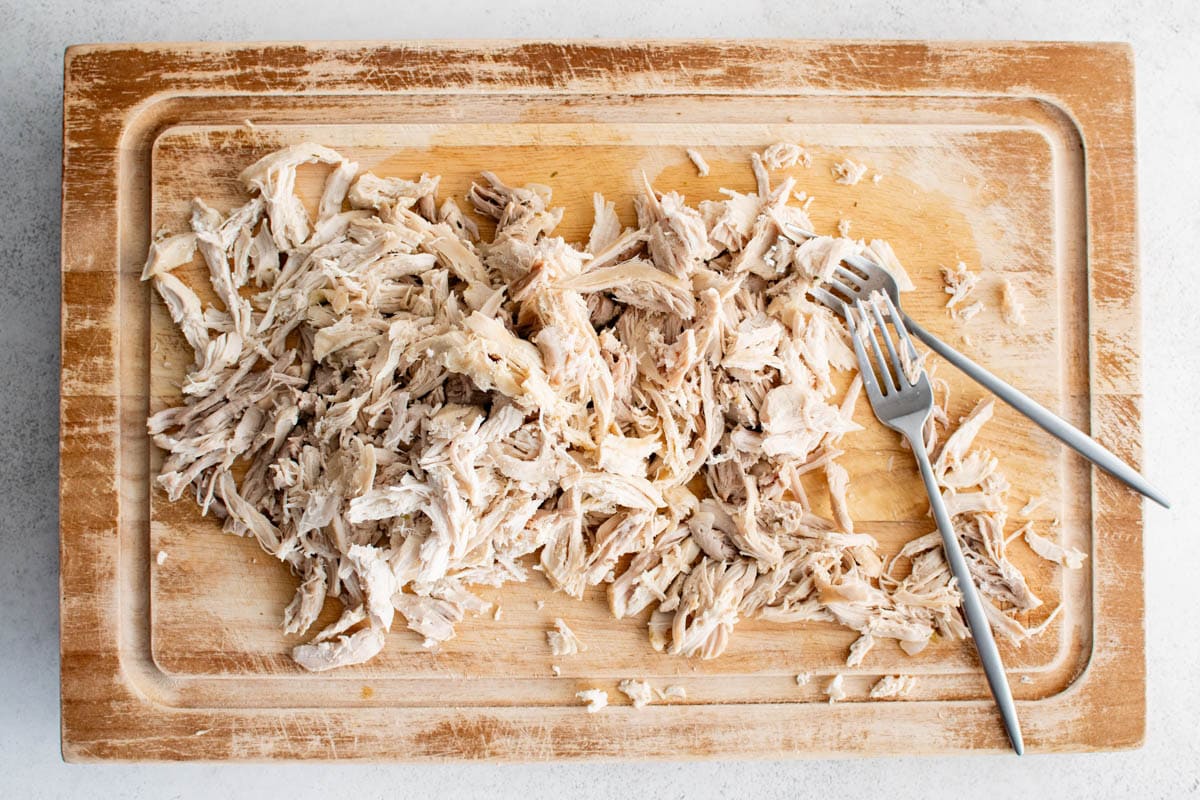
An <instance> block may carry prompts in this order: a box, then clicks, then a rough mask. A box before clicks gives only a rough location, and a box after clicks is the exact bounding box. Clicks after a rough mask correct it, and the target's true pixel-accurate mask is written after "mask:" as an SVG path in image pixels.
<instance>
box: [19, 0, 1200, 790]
mask: <svg viewBox="0 0 1200 800" xmlns="http://www.w3.org/2000/svg"><path fill="white" fill-rule="evenodd" d="M168 5H176V4H167V3H162V2H158V1H157V0H110V1H109V2H99V1H98V0H43V2H40V3H21V2H4V3H3V4H2V7H3V8H4V9H5V10H4V12H3V15H2V17H0V24H2V25H3V28H2V31H3V32H2V33H0V38H2V42H3V43H2V47H0V63H2V67H0V97H2V98H3V101H2V102H3V108H4V113H3V117H2V119H3V121H2V122H0V145H2V146H0V153H2V154H3V155H2V158H3V161H4V172H5V174H7V176H8V178H7V180H6V181H5V183H6V186H5V187H4V191H3V193H2V194H0V209H2V213H0V244H2V246H0V270H3V275H4V280H3V287H4V289H3V292H0V331H2V332H3V337H2V342H3V348H2V349H0V386H3V389H2V390H0V391H2V392H3V405H2V406H0V407H2V408H3V412H2V413H0V452H2V453H3V454H4V455H3V457H2V458H0V499H2V500H3V507H4V508H5V510H6V513H5V514H4V516H3V522H2V523H0V525H2V527H0V531H2V537H3V538H2V540H0V541H2V550H0V591H2V596H3V598H4V610H5V613H4V615H3V617H0V620H2V621H0V786H5V787H7V790H6V791H3V794H4V796H6V797H13V798H36V797H60V796H61V797H74V796H79V797H97V798H110V797H111V798H124V797H129V798H135V797H136V798H168V797H169V798H176V797H178V798H185V797H186V798H191V797H197V798H201V797H204V798H207V797H210V796H214V795H215V796H228V797H273V796H276V795H283V796H287V797H290V798H305V797H314V798H315V797H321V798H328V797H330V796H331V795H332V794H333V793H334V792H336V793H337V794H339V795H341V794H344V796H350V797H363V798H368V797H384V796H388V797H392V796H401V797H405V796H413V797H433V796H440V797H453V798H455V800H467V798H474V797H487V798H506V797H514V798H532V797H539V796H549V795H553V796H556V797H560V798H564V797H565V798H575V797H584V796H589V797H613V798H624V797H628V796H631V795H634V794H635V793H636V795H637V796H641V797H653V798H658V797H685V796H686V797H689V798H707V797H714V798H715V797H721V798H730V797H739V796H753V797H755V798H773V797H781V798H782V797H787V798H796V797H804V796H809V795H812V796H819V797H823V798H829V797H856V796H864V795H868V794H870V795H874V794H876V793H880V794H884V795H886V796H887V797H889V798H904V797H930V796H937V795H944V796H954V797H967V796H970V797H972V798H988V797H1003V798H1006V800H1007V799H1008V798H1012V797H1020V796H1025V795H1027V794H1029V793H1031V792H1033V791H1035V790H1036V791H1038V793H1039V794H1044V795H1045V796H1050V797H1058V796H1062V797H1090V798H1097V797H1130V796H1133V797H1180V796H1185V795H1190V796H1196V795H1198V794H1200V735H1197V722H1198V716H1200V679H1198V677H1197V671H1198V670H1200V644H1198V642H1200V637H1198V636H1197V635H1196V633H1195V630H1196V622H1195V620H1196V619H1197V611H1198V610H1200V609H1198V605H1200V601H1198V599H1197V598H1198V597H1200V593H1198V592H1197V591H1196V589H1195V585H1196V582H1197V578H1198V576H1200V543H1198V539H1200V530H1197V527H1198V526H1197V522H1196V520H1197V519H1200V491H1197V489H1196V488H1195V485H1194V482H1193V481H1192V480H1188V479H1187V478H1186V477H1185V475H1186V474H1187V473H1191V474H1195V473H1196V471H1197V466H1198V459H1197V455H1196V450H1197V447H1196V446H1197V443H1200V425H1198V424H1197V414H1196V408H1197V403H1196V401H1195V400H1192V399H1191V398H1192V397H1193V396H1196V395H1200V337H1198V336H1197V335H1196V333H1195V330H1200V305H1198V304H1197V303H1195V302H1194V301H1192V300H1190V299H1188V298H1187V297H1186V296H1185V295H1184V291H1183V290H1186V289H1192V287H1193V286H1194V282H1195V280H1196V276H1197V274H1198V268H1197V265H1196V263H1195V261H1196V258H1197V255H1198V254H1200V147H1198V146H1197V139H1198V138H1200V87H1198V83H1200V61H1197V58H1196V51H1197V49H1198V46H1200V4H1197V3H1195V2H1190V1H1187V0H1163V1H1162V2H1153V0H1132V1H1130V0H1125V1H1124V2H1117V1H1116V0H1106V1H1105V2H1082V3H1080V4H1075V3H1071V4H1065V3H1064V4H1061V5H1062V6H1063V7H1062V8H1060V9H1056V10H1053V11H1051V10H1047V8H1046V7H1047V6H1048V5H1049V3H1047V2H1044V1H1042V2H1039V1H1038V0H1026V1H1023V2H1013V1H1012V0H986V1H985V2H977V3H967V2H958V3H934V2H925V3H921V4H920V7H919V8H916V7H911V8H910V7H909V6H910V5H912V6H916V5H918V4H907V3H902V2H896V1H895V0H867V1H866V2H861V1H857V0H843V2H814V3H803V4H801V3H795V4H794V5H795V6H796V7H797V8H800V7H806V10H805V11H804V12H803V13H800V12H797V11H793V10H791V9H790V8H788V5H789V4H785V3H782V2H780V3H771V2H767V1H766V0H758V1H757V2H736V3H735V2H731V1H730V0H718V1H715V2H710V1H708V0H705V1H704V2H699V1H698V0H692V1H691V2H668V3H661V4H653V3H649V2H645V0H636V1H630V0H609V2H594V3H589V4H587V5H586V7H581V8H577V9H574V8H573V9H570V10H568V8H567V4H566V3H551V2H528V1H527V0H510V2H507V3H503V2H496V3H484V2H467V3H453V2H446V3H441V4H435V5H427V4H424V3H411V2H397V3H386V2H380V1H379V0H376V2H355V1H354V0H337V2H329V1H328V0H326V2H315V1H314V0H291V2H254V1H253V0H206V1H205V2H195V3H186V4H178V6H179V7H178V8H167V6H168ZM1076 5H1078V7H1077V8H1074V7H1072V8H1068V6H1076ZM452 6H456V7H457V9H456V13H451V12H450V11H448V10H447V11H442V10H441V9H449V8H450V7H452ZM426 7H428V8H437V9H439V12H438V13H432V12H424V11H420V10H418V9H419V8H426ZM610 8H611V9H612V10H605V9H610ZM251 9H254V10H253V11H251ZM459 20H465V21H459ZM593 36H602V37H718V36H719V37H742V36H746V37H790V38H814V39H818V38H910V39H925V38H938V39H1075V40H1105V41H1111V40H1121V41H1129V42H1132V43H1133V45H1134V48H1135V50H1136V53H1137V92H1138V117H1139V135H1138V148H1139V165H1138V171H1139V179H1140V192H1139V194H1140V207H1141V242H1142V264H1143V275H1144V279H1143V280H1144V290H1145V292H1144V307H1145V312H1146V313H1145V316H1146V322H1145V347H1146V352H1145V395H1146V402H1145V430H1146V447H1147V457H1146V462H1147V474H1148V476H1149V477H1150V479H1151V480H1152V481H1153V482H1155V483H1156V484H1158V485H1159V486H1160V487H1161V488H1162V489H1164V490H1165V491H1166V493H1167V494H1168V496H1169V497H1171V498H1172V499H1173V500H1174V501H1175V507H1174V509H1173V510H1172V511H1169V512H1168V511H1163V510H1161V509H1158V508H1156V507H1149V508H1148V511H1147V531H1146V556H1147V564H1146V585H1147V605H1148V610H1147V631H1148V637H1149V638H1148V652H1147V662H1148V673H1149V689H1148V703H1149V711H1148V714H1149V720H1148V731H1147V736H1146V745H1145V747H1144V748H1142V749H1141V750H1138V751H1133V752H1124V753H1111V754H1098V755H1071V756H1031V757H1026V758H1024V759H1017V758H1015V757H982V756H980V757H961V758H953V759H873V760H861V761H793V762H740V763H674V764H672V763H667V764H538V765H512V766H493V765H484V764H471V765H465V766H463V765H451V766H436V765H425V766H348V765H333V766H330V765H232V766H230V765H181V766H174V765H147V766H138V765H134V766H124V765H111V766H67V765H64V764H63V763H62V761H61V758H60V756H59V745H58V734H59V729H58V719H59V716H58V715H59V708H58V625H57V620H58V602H57V587H58V562H57V552H58V550H57V547H58V532H57V515H56V509H57V485H58V484H57V480H58V471H57V470H58V463H57V436H58V429H57V408H58V406H57V397H58V395H57V392H58V382H57V381H58V363H57V362H58V359H57V353H58V341H59V337H58V302H59V291H58V286H59V267H58V255H59V247H58V239H59V189H60V183H59V167H60V147H61V136H60V124H61V90H62V51H63V48H64V47H65V46H66V45H68V44H73V43H82V42H96V41H146V40H164V41H184V40H199V39H221V40H270V39H312V38H327V39H416V38H460V37H471V38H476V37H484V38H505V37H520V38H546V37H557V38H561V37H580V38H586V37H593ZM1189 50H1190V51H1191V53H1190V54H1189V52H1188V51H1189ZM1193 291H1194V290H1193ZM1187 334H1190V335H1187ZM1175 359H1177V360H1178V363H1179V364H1180V365H1181V368H1175V367H1174V366H1173V365H1174V363H1176V362H1175ZM1182 365H1187V366H1186V367H1182Z"/></svg>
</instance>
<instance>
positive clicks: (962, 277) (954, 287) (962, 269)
mask: <svg viewBox="0 0 1200 800" xmlns="http://www.w3.org/2000/svg"><path fill="white" fill-rule="evenodd" d="M942 282H943V283H944V284H945V286H946V294H948V295H950V297H949V298H948V299H947V300H946V308H948V309H949V310H950V316H952V317H954V318H955V319H961V320H964V321H965V320H967V319H970V318H971V317H973V316H974V315H975V314H976V313H978V312H979V311H980V310H981V309H982V308H983V305H982V304H981V303H978V302H977V303H975V304H973V305H971V306H963V307H961V308H960V307H959V306H960V304H961V303H963V302H964V301H965V300H966V299H967V297H968V296H969V295H970V294H971V292H973V291H975V287H976V286H977V285H978V284H979V275H977V274H976V273H974V272H971V271H970V270H968V269H967V265H966V264H965V263H963V262H962V261H959V262H958V263H957V264H955V265H954V269H950V268H949V267H942ZM967 309H973V310H970V311H968V310H967Z"/></svg>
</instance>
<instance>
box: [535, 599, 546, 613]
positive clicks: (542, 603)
mask: <svg viewBox="0 0 1200 800" xmlns="http://www.w3.org/2000/svg"><path fill="white" fill-rule="evenodd" d="M534 606H535V607H537V610H538V611H541V610H542V609H543V608H545V607H546V601H545V600H538V601H537V602H536V603H534Z"/></svg>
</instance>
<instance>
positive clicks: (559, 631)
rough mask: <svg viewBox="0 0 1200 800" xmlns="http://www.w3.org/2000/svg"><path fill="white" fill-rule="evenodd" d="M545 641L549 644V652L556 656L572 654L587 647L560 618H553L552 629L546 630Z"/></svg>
mask: <svg viewBox="0 0 1200 800" xmlns="http://www.w3.org/2000/svg"><path fill="white" fill-rule="evenodd" d="M546 641H547V642H548V643H549V644H550V652H551V653H552V654H553V655H556V656H573V655H575V654H576V653H578V652H579V651H580V650H586V649H587V648H586V647H584V646H583V644H582V642H580V641H579V637H577V636H576V635H575V632H574V631H573V630H571V629H570V627H568V626H567V623H565V622H563V621H562V619H561V618H558V619H556V620H554V630H552V631H546Z"/></svg>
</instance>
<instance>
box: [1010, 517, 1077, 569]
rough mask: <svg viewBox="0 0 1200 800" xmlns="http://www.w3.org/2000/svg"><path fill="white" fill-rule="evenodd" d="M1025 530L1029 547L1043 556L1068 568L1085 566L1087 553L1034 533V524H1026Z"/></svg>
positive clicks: (1026, 542)
mask: <svg viewBox="0 0 1200 800" xmlns="http://www.w3.org/2000/svg"><path fill="white" fill-rule="evenodd" d="M1024 530H1025V544H1027V545H1029V549H1030V550H1032V551H1033V552H1035V553H1037V554H1038V555H1039V556H1041V557H1042V558H1044V559H1046V560H1047V561H1054V562H1057V563H1059V564H1062V565H1063V566H1064V567H1066V568H1067V569H1080V568H1082V567H1083V562H1084V560H1085V559H1086V558H1087V553H1085V552H1083V551H1082V550H1077V549H1076V548H1074V547H1063V546H1062V545H1060V544H1058V543H1057V542H1052V541H1050V540H1049V539H1047V538H1046V537H1045V536H1040V535H1039V534H1037V533H1034V530H1033V526H1032V525H1026V526H1025V528H1024Z"/></svg>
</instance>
